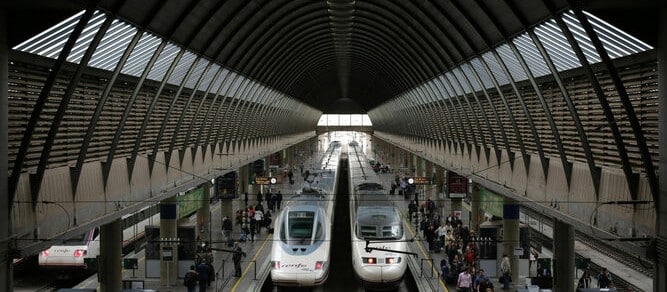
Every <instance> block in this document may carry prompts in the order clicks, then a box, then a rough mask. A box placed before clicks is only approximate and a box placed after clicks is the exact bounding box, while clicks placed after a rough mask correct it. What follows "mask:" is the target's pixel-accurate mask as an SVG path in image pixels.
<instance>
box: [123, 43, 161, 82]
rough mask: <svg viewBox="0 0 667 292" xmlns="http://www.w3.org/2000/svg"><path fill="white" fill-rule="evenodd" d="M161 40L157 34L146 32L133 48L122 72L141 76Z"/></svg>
mask: <svg viewBox="0 0 667 292" xmlns="http://www.w3.org/2000/svg"><path fill="white" fill-rule="evenodd" d="M160 42H161V41H160V39H159V38H157V37H156V36H154V35H152V34H149V33H144V34H143V35H142V36H141V39H140V40H139V42H138V43H137V45H136V46H135V47H134V50H132V54H130V57H129V58H128V59H127V62H125V66H123V69H122V70H121V72H123V73H124V74H128V75H132V76H137V77H138V76H141V72H143V70H144V69H145V68H146V64H148V61H150V59H151V57H152V56H153V54H154V53H155V50H156V49H157V47H158V45H159V44H160Z"/></svg>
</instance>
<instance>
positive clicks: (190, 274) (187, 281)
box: [183, 265, 199, 292]
mask: <svg viewBox="0 0 667 292" xmlns="http://www.w3.org/2000/svg"><path fill="white" fill-rule="evenodd" d="M198 278H199V275H198V274H197V271H195V266H194V265H193V266H190V270H189V271H187V272H185V277H183V285H185V287H188V292H195V291H197V279H198Z"/></svg>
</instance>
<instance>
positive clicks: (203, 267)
mask: <svg viewBox="0 0 667 292" xmlns="http://www.w3.org/2000/svg"><path fill="white" fill-rule="evenodd" d="M208 273H209V267H208V264H206V262H205V261H202V262H201V263H200V264H199V265H197V274H199V292H204V291H206V287H207V286H208V279H209V277H208Z"/></svg>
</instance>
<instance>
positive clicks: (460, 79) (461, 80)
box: [452, 65, 473, 93]
mask: <svg viewBox="0 0 667 292" xmlns="http://www.w3.org/2000/svg"><path fill="white" fill-rule="evenodd" d="M463 67H465V65H464V66H463ZM463 67H462V66H459V67H456V68H454V69H453V70H452V73H453V74H454V79H453V80H452V81H454V82H456V84H458V85H459V86H460V87H462V88H463V92H465V93H472V92H473V91H472V90H471V88H470V86H469V85H468V83H467V82H466V81H465V76H464V73H463V71H462V70H461V69H462V68H463Z"/></svg>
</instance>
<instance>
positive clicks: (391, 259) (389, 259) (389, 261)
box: [384, 257, 401, 264]
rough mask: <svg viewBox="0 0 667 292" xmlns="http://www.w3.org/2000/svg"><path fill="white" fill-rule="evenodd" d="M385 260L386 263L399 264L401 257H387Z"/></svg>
mask: <svg viewBox="0 0 667 292" xmlns="http://www.w3.org/2000/svg"><path fill="white" fill-rule="evenodd" d="M384 262H385V263H386V264H398V263H400V262H401V257H397V258H386V259H384Z"/></svg>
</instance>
